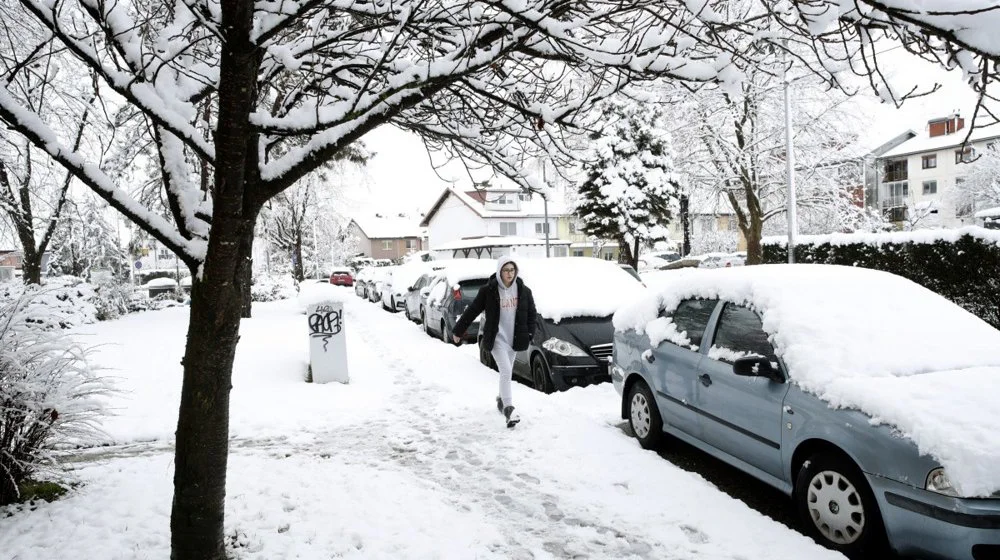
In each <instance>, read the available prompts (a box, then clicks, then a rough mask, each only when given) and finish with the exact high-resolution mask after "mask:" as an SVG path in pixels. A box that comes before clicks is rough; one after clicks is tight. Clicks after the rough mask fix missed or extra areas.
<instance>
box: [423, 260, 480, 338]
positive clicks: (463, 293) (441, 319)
mask: <svg viewBox="0 0 1000 560" xmlns="http://www.w3.org/2000/svg"><path fill="white" fill-rule="evenodd" d="M496 268H497V262H496V261H495V260H493V259H457V260H454V261H451V262H450V263H449V264H448V265H447V266H446V267H445V268H443V269H441V271H439V273H438V276H439V280H438V281H437V282H435V283H434V285H433V286H432V287H431V289H430V291H429V292H428V294H427V302H426V304H425V306H424V317H423V324H424V332H426V333H427V334H428V335H429V336H438V337H440V338H441V340H443V341H445V342H447V343H449V344H450V343H451V331H452V329H454V328H455V323H457V322H458V319H459V317H461V316H462V313H463V312H465V308H466V307H468V306H469V304H470V303H472V300H474V299H476V296H477V295H478V294H479V290H480V289H481V288H483V287H484V286H486V282H487V281H489V279H490V276H493V275H494V274H496ZM478 335H479V321H478V320H475V321H473V322H472V324H471V325H469V328H468V329H467V330H466V331H465V340H466V341H468V342H475V341H476V340H477V337H478Z"/></svg>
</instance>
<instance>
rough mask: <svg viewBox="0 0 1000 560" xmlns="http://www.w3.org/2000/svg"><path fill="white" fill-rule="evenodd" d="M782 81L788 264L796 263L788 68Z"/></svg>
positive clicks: (793, 174)
mask: <svg viewBox="0 0 1000 560" xmlns="http://www.w3.org/2000/svg"><path fill="white" fill-rule="evenodd" d="M781 81H782V82H783V84H784V88H783V89H784V91H785V165H786V174H787V181H788V203H787V204H786V208H785V214H787V216H788V262H789V263H790V264H791V263H794V262H795V229H796V223H795V152H794V150H793V147H792V100H791V96H790V93H789V91H788V83H789V80H788V68H787V67H784V68H783V69H782V71H781Z"/></svg>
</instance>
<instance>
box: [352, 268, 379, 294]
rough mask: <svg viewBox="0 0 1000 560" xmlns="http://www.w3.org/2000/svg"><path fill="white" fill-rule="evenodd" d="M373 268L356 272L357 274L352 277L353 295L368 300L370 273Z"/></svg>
mask: <svg viewBox="0 0 1000 560" xmlns="http://www.w3.org/2000/svg"><path fill="white" fill-rule="evenodd" d="M374 269H375V268H374V267H370V266H369V267H365V268H362V269H361V270H359V271H358V274H357V275H356V276H355V277H354V293H355V295H357V296H359V297H362V298H364V299H368V284H369V283H370V282H371V277H372V271H373V270H374Z"/></svg>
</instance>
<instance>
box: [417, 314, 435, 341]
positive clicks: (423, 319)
mask: <svg viewBox="0 0 1000 560" xmlns="http://www.w3.org/2000/svg"><path fill="white" fill-rule="evenodd" d="M420 322H421V323H423V325H424V332H425V333H426V334H427V336H429V337H432V338H433V337H434V333H432V332H431V326H430V324H428V323H427V316H426V315H424V312H423V311H421V312H420Z"/></svg>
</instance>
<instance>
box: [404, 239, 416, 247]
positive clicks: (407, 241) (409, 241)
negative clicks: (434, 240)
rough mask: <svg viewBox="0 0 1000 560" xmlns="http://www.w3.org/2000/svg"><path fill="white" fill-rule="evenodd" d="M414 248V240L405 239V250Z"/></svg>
mask: <svg viewBox="0 0 1000 560" xmlns="http://www.w3.org/2000/svg"><path fill="white" fill-rule="evenodd" d="M415 246H416V240H414V239H407V240H406V248H407V249H413V248H414V247H415Z"/></svg>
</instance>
